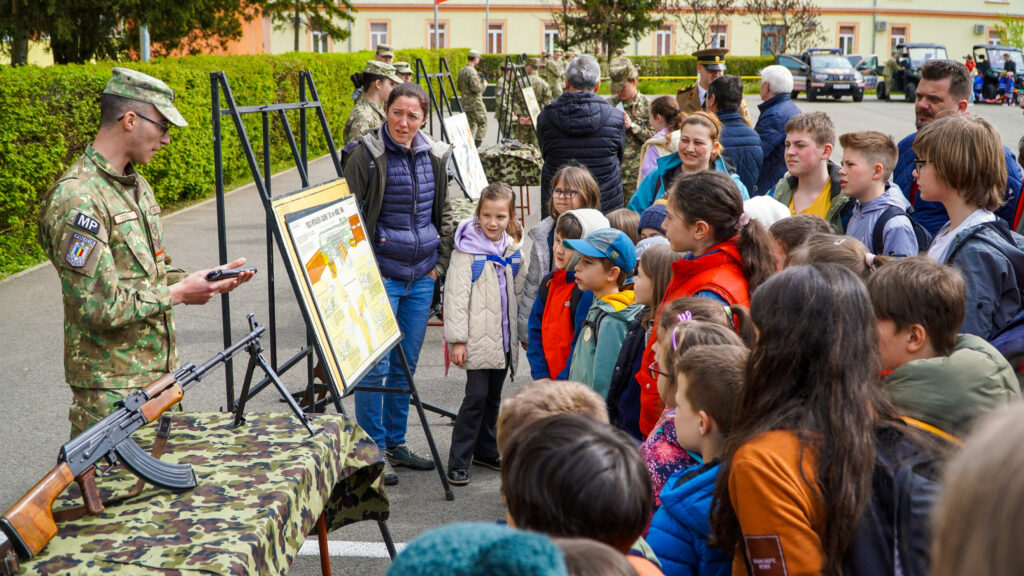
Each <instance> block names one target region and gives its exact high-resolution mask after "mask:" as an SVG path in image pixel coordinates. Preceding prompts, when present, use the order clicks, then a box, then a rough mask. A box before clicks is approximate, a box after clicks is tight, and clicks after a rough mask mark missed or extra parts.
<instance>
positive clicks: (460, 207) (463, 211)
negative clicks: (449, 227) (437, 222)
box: [452, 198, 476, 223]
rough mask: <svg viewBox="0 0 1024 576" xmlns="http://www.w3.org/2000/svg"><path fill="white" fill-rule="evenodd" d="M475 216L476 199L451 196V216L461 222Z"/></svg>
mask: <svg viewBox="0 0 1024 576" xmlns="http://www.w3.org/2000/svg"><path fill="white" fill-rule="evenodd" d="M474 216H476V200H473V199H472V198H453V199H452V217H454V218H455V221H456V222H459V223H461V222H462V221H464V220H468V219H469V218H472V217H474Z"/></svg>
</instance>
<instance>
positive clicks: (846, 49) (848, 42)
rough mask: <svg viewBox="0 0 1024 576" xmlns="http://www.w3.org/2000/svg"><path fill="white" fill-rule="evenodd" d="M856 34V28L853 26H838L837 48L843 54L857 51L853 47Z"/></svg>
mask: <svg viewBox="0 0 1024 576" xmlns="http://www.w3.org/2000/svg"><path fill="white" fill-rule="evenodd" d="M856 36H857V29H856V28H855V27H854V26H840V27H839V49H840V50H842V51H843V54H853V53H854V52H856V51H857V49H856V48H855V47H854V46H855V45H854V40H855V38H856Z"/></svg>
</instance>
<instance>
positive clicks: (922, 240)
mask: <svg viewBox="0 0 1024 576" xmlns="http://www.w3.org/2000/svg"><path fill="white" fill-rule="evenodd" d="M913 214H914V207H913V206H908V207H907V209H906V210H903V209H902V208H900V207H899V206H889V207H887V208H886V209H885V211H884V212H882V215H881V216H879V217H878V220H877V221H876V222H875V227H874V229H873V230H872V231H871V246H872V248H874V253H875V255H881V254H882V251H883V250H884V249H885V240H884V238H883V232H885V225H886V224H888V223H889V220H892V219H893V218H896V217H898V216H906V217H907V219H908V220H910V226H911V227H912V228H913V229H914V238H916V239H917V251H918V253H919V254H924V253H926V252H928V247H929V246H931V244H932V235H931V233H930V232H928V229H927V228H925V227H924V226H922V225H921V224H919V223H918V222H917V220H914V219H913V218H912V216H913ZM900 256H913V254H900Z"/></svg>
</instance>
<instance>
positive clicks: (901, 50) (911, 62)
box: [875, 42, 948, 102]
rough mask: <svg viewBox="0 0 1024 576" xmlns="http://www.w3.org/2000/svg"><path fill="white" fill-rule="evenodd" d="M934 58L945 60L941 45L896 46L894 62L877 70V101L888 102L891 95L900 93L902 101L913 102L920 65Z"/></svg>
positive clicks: (919, 78) (944, 49) (919, 80)
mask: <svg viewBox="0 0 1024 576" xmlns="http://www.w3.org/2000/svg"><path fill="white" fill-rule="evenodd" d="M934 58H939V59H946V58H948V56H947V55H946V47H945V46H943V45H942V44H924V43H920V42H915V43H912V44H897V45H896V60H895V61H891V60H890V61H889V62H886V64H885V66H883V67H882V68H881V69H879V72H878V73H879V78H878V85H877V86H875V94H876V95H877V96H878V99H879V100H889V99H890V98H891V97H892V94H893V93H896V92H902V93H903V99H904V100H906V101H907V102H913V101H914V98H916V97H917V85H918V84H920V83H921V72H920V70H919V69H920V68H921V65H922V64H924V63H925V62H927V61H929V60H932V59H934Z"/></svg>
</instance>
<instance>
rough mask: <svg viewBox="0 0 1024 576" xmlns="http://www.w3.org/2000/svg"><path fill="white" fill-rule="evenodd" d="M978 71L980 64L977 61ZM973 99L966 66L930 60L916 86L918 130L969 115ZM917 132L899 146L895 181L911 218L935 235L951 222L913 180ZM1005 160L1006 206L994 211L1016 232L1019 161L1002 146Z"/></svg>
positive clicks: (915, 105) (943, 207)
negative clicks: (949, 117)
mask: <svg viewBox="0 0 1024 576" xmlns="http://www.w3.org/2000/svg"><path fill="white" fill-rule="evenodd" d="M978 65H979V68H980V66H981V62H980V60H979V62H978ZM970 97H971V74H970V72H968V71H967V66H964V65H963V64H962V63H960V62H957V61H956V60H940V59H934V60H929V61H927V62H925V63H924V65H922V66H921V82H920V84H918V86H917V101H916V102H915V104H914V116H915V120H916V121H917V129H918V130H920V129H921V128H923V127H924V126H925V124H929V123H931V122H932V121H934V120H936V119H938V118H942V117H944V116H947V115H949V114H966V113H967V105H968V102H969V100H970ZM916 138H917V132H914V133H912V134H910V135H908V136H907V137H906V138H904V139H903V140H900V143H899V144H898V145H897V146H896V147H897V149H898V150H899V160H897V162H896V168H895V169H894V170H893V172H892V180H893V182H895V183H896V184H897V185H898V186H899V187H900V189H901V190H903V194H904V195H905V196H906V197H907V200H909V201H910V204H911V205H912V206H913V207H914V214H913V215H912V216H911V218H913V219H914V220H916V221H917V222H918V223H919V224H921V225H922V226H924V227H925V228H927V229H928V231H929V232H930V233H932V234H935V233H936V232H938V231H939V229H940V228H942V227H943V226H945V224H946V222H949V215H948V214H946V208H945V206H943V205H942V203H941V202H929V201H928V200H924V199H922V198H921V197H920V190H918V187H917V180H916V179H915V178H914V162H915V161H916V160H917V154H915V153H914V140H915V139H916ZM1003 154H1004V156H1005V157H1006V176H1007V177H1006V195H1005V197H1004V200H1005V203H1004V204H1003V205H1002V206H1001V207H1000V208H999V209H998V210H996V211H995V213H996V216H999V217H1000V218H1002V219H1003V220H1005V221H1006V223H1007V224H1008V225H1009V226H1010V229H1013V225H1014V219H1015V218H1016V216H1017V202H1018V201H1019V200H1020V192H1021V181H1022V180H1024V178H1022V175H1021V168H1020V165H1019V164H1017V158H1016V157H1015V156H1014V155H1013V151H1012V150H1010V148H1009V147H1007V146H1003Z"/></svg>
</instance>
